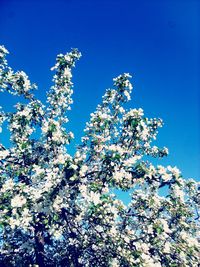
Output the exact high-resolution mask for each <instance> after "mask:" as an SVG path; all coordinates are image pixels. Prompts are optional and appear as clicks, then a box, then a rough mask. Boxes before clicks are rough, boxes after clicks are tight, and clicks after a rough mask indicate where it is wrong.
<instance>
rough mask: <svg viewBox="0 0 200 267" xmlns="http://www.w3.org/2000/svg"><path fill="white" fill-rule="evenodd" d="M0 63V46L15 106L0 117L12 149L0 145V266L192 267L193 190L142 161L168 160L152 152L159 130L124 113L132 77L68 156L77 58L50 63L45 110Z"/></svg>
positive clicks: (170, 172) (198, 199)
mask: <svg viewBox="0 0 200 267" xmlns="http://www.w3.org/2000/svg"><path fill="white" fill-rule="evenodd" d="M7 54H8V51H7V50H6V48H5V47H4V46H0V90H1V91H2V92H4V91H7V92H9V93H10V94H14V95H16V96H21V97H24V101H22V102H21V103H17V104H16V105H15V106H14V111H12V112H9V113H7V112H5V111H4V110H3V108H1V110H0V127H1V128H0V129H1V130H2V132H4V129H5V126H6V125H8V129H9V131H10V142H11V143H10V146H9V147H5V146H4V144H0V177H1V179H0V266H22V267H23V266H24V267H26V266H41V267H44V266H70V267H93V266H94V267H117V266H118V267H129V266H130V267H179V266H183V267H187V266H190V267H193V266H194V267H198V266H200V261H199V258H200V253H199V251H200V243H199V237H200V224H199V218H200V214H199V206H200V184H199V183H197V182H196V181H194V180H193V179H184V178H183V177H182V175H181V172H180V171H179V169H178V168H177V167H171V166H162V165H158V166H154V165H153V164H151V163H149V161H148V160H147V158H150V157H160V158H162V157H164V156H166V155H167V154H168V150H167V148H165V147H164V148H159V147H157V146H155V145H153V144H152V142H153V141H154V140H155V139H156V137H157V133H158V128H159V127H162V125H163V122H162V120H161V119H156V118H153V119H148V118H146V117H144V111H143V110H142V109H141V108H140V109H129V110H126V109H125V107H124V104H125V103H126V102H127V101H129V100H130V98H131V97H130V95H131V92H132V89H133V88H132V85H131V83H130V78H131V76H130V75H129V74H128V73H125V74H122V75H120V76H118V77H117V78H115V79H114V88H110V89H107V90H106V93H105V95H104V96H103V101H102V104H100V105H98V106H97V109H96V111H95V112H94V113H92V114H91V119H90V121H89V122H88V123H87V124H86V128H85V135H84V136H83V138H82V143H81V144H80V145H79V146H78V147H77V149H76V152H75V154H74V156H72V155H70V154H69V153H68V152H67V145H68V144H69V143H70V140H71V139H72V138H73V133H72V132H67V131H66V128H65V126H66V123H67V122H68V117H67V111H68V110H70V108H71V104H72V102H73V101H72V93H73V89H72V88H73V84H72V81H71V79H72V68H73V67H74V66H75V62H76V60H78V59H79V58H80V56H81V54H80V52H78V50H77V49H73V50H72V51H71V52H70V53H67V54H60V55H58V56H57V59H56V64H55V66H54V67H53V68H52V70H53V71H55V75H54V78H53V83H54V85H53V86H52V87H51V89H50V91H49V93H48V95H47V103H46V105H43V104H42V103H41V102H40V101H39V100H37V99H35V96H34V94H33V92H32V91H33V89H35V88H36V86H35V85H33V84H31V82H30V81H29V79H28V76H27V75H26V74H25V73H24V72H23V71H18V72H14V71H13V70H12V68H11V67H9V66H8V64H7V60H6V55H7ZM4 122H6V124H4ZM115 189H118V190H123V191H126V192H127V194H128V193H129V194H130V195H131V201H130V203H129V204H128V205H125V204H124V203H123V202H122V201H121V200H119V199H117V197H116V195H115V194H114V193H113V192H115V191H114V190H115Z"/></svg>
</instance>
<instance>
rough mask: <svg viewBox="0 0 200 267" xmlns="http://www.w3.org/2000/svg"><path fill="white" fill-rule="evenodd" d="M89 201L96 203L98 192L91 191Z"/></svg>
mask: <svg viewBox="0 0 200 267" xmlns="http://www.w3.org/2000/svg"><path fill="white" fill-rule="evenodd" d="M89 197H90V201H91V202H93V203H94V205H98V204H99V202H100V194H99V193H95V192H93V191H92V192H91V193H90V196H89Z"/></svg>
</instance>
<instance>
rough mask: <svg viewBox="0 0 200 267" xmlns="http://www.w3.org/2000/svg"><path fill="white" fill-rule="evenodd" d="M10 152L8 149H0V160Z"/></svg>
mask: <svg viewBox="0 0 200 267" xmlns="http://www.w3.org/2000/svg"><path fill="white" fill-rule="evenodd" d="M9 154H10V152H9V150H1V151H0V160H2V159H5V158H6V157H7V156H8V155H9Z"/></svg>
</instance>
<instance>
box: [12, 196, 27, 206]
mask: <svg viewBox="0 0 200 267" xmlns="http://www.w3.org/2000/svg"><path fill="white" fill-rule="evenodd" d="M24 204H26V199H25V197H23V196H20V195H16V196H14V197H13V199H11V206H12V207H13V208H14V207H16V208H18V207H19V208H20V207H22V206H23V205H24Z"/></svg>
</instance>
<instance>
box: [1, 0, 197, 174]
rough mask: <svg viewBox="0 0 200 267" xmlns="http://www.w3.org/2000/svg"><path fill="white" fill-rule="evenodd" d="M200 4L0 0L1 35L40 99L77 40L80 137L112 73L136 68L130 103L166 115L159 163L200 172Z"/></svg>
mask: <svg viewBox="0 0 200 267" xmlns="http://www.w3.org/2000/svg"><path fill="white" fill-rule="evenodd" d="M199 8H200V3H198V1H193V0H188V1H187V0H182V1H181V0H174V1H172V0H164V1H158V0H157V1H156V0H154V1H144V0H141V1H135V0H132V1H131V0H130V1H128V0H115V1H114V0H107V1H106V0H101V1H100V0H84V1H83V0H82V1H81V0H66V1H64V0H63V1H61V0H60V1H59V0H58V1H51V0H49V1H42V0H41V1H39V0H38V1H37V0H29V1H25V0H24V1H23V0H1V1H0V43H1V44H4V45H5V46H6V48H7V49H8V50H9V51H10V55H9V57H8V59H9V64H10V65H11V66H12V67H13V68H14V69H15V70H24V71H25V72H26V73H27V74H28V75H29V77H30V78H31V80H32V81H33V82H36V83H37V84H38V86H39V90H38V92H37V96H38V97H39V98H41V99H42V100H44V99H45V92H46V91H47V90H48V88H49V87H50V85H51V77H52V73H51V72H50V68H51V67H52V66H53V65H54V62H55V57H56V55H57V54H58V53H65V52H66V51H69V50H70V48H71V47H77V48H79V50H80V51H81V52H82V54H83V56H82V58H81V60H80V61H79V62H78V64H77V67H76V69H75V70H74V79H73V81H74V104H73V107H72V111H71V112H70V115H69V116H70V119H71V122H70V124H69V126H68V127H70V128H71V130H73V132H74V133H75V136H76V137H77V139H76V140H77V142H78V141H79V140H80V137H81V135H82V130H83V128H84V126H85V122H86V121H87V120H88V119H89V114H90V113H91V112H93V111H94V109H95V107H96V105H97V104H98V103H99V102H100V101H101V97H102V95H103V94H104V92H105V89H106V88H108V87H111V86H112V78H114V77H115V76H117V75H119V74H120V73H123V72H129V73H131V74H133V79H132V82H133V84H134V90H133V95H132V101H131V103H130V104H129V105H128V107H136V108H139V107H142V108H143V109H144V111H145V115H146V116H147V117H161V118H162V119H163V120H164V122H165V125H164V127H163V128H162V129H161V130H160V133H159V135H158V140H157V144H158V145H160V146H167V147H168V148H169V151H170V155H169V157H168V158H166V159H164V160H159V161H158V164H164V165H166V164H171V165H176V166H178V167H179V168H180V169H181V170H182V173H183V175H184V176H185V177H194V178H195V179H199V177H200V165H199V162H200V123H199V121H200V120H199V117H200V113H199V107H198V106H199V84H200V82H199V77H200V76H199V69H200V68H199V67H200V63H199V62H200V61H199V59H200V57H199V56H200V55H199V40H200V36H199V33H200V31H199V30H200V29H199V25H200V23H199V22H198V14H199V11H200V9H199ZM12 103H13V100H11V101H9V100H8V98H7V96H4V97H1V99H0V105H6V106H7V107H8V106H9V104H12ZM1 138H2V136H1Z"/></svg>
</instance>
